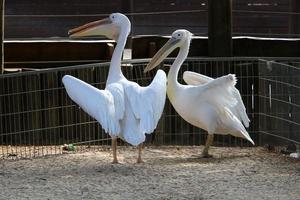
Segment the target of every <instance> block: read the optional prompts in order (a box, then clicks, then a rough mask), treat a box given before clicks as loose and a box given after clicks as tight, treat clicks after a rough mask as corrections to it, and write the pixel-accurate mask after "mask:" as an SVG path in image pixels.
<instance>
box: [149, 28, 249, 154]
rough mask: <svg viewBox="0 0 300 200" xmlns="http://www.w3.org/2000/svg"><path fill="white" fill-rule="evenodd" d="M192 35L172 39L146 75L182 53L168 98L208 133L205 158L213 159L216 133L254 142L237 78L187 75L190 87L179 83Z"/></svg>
mask: <svg viewBox="0 0 300 200" xmlns="http://www.w3.org/2000/svg"><path fill="white" fill-rule="evenodd" d="M191 38H192V33H190V32H189V31H187V30H177V31H175V32H174V33H173V34H172V37H171V39H170V40H169V41H168V42H167V43H166V44H165V45H164V46H163V47H162V48H161V49H160V50H159V51H158V52H157V53H156V54H155V56H154V57H153V58H152V60H151V61H150V62H149V63H148V65H147V67H146V68H145V69H144V72H147V71H149V70H151V69H153V68H154V67H156V66H158V65H159V64H160V63H161V62H162V61H163V59H165V58H166V57H167V56H168V55H169V54H170V53H171V52H172V51H173V50H174V49H176V48H180V50H179V53H178V55H177V57H176V59H175V61H174V63H173V64H172V66H171V68H170V71H169V73H168V86H167V95H168V97H169V99H170V102H171V103H172V105H173V107H174V108H175V110H176V111H177V113H178V114H179V115H180V116H181V117H182V118H183V119H184V120H186V121H187V122H189V123H191V124H192V125H194V126H197V127H199V128H202V129H204V130H206V131H207V132H208V137H207V140H206V144H205V147H204V150H203V152H202V156H203V157H210V155H209V154H208V149H209V146H210V145H211V143H212V142H213V136H214V134H231V135H233V136H236V137H241V138H245V139H247V140H249V141H250V142H251V143H252V144H254V142H253V141H252V139H251V138H250V136H249V134H248V132H247V131H246V129H245V128H244V126H243V124H242V123H241V121H240V120H242V121H243V123H244V124H245V125H246V126H248V125H249V119H248V117H247V114H246V112H245V107H244V104H243V102H242V99H241V96H240V94H239V92H238V90H237V89H236V88H235V87H234V86H235V84H236V78H235V75H233V74H229V75H226V76H222V77H219V78H217V79H212V78H209V77H206V76H203V75H201V74H197V73H193V72H186V73H185V76H184V78H185V81H186V82H187V83H188V84H189V85H182V84H180V83H178V81H177V77H178V71H179V69H180V67H181V65H182V63H183V62H184V60H185V59H186V57H187V55H188V52H189V46H190V42H191Z"/></svg>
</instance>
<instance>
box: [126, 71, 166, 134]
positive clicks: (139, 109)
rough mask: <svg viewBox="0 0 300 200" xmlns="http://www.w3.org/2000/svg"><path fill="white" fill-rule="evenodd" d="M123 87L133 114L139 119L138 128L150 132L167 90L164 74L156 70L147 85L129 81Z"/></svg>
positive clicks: (156, 119)
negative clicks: (142, 85)
mask: <svg viewBox="0 0 300 200" xmlns="http://www.w3.org/2000/svg"><path fill="white" fill-rule="evenodd" d="M131 83H132V84H130V85H129V86H128V87H126V88H125V93H126V96H127V98H128V99H129V103H130V105H131V108H132V111H133V113H134V116H135V117H136V118H137V119H140V130H141V131H142V132H144V133H152V132H153V131H154V129H155V128H156V126H157V123H158V121H159V118H160V117H161V115H162V112H163V109H164V105H165V101H166V90H167V85H166V83H167V78H166V74H165V72H164V71H162V70H158V71H157V73H156V75H155V77H154V79H153V81H152V83H151V84H150V85H149V86H147V87H141V86H139V85H138V84H136V83H133V82H131Z"/></svg>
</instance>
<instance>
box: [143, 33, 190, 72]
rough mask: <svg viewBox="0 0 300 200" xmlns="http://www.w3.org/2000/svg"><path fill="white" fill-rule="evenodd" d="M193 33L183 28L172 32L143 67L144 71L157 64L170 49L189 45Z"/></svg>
mask: <svg viewBox="0 0 300 200" xmlns="http://www.w3.org/2000/svg"><path fill="white" fill-rule="evenodd" d="M192 36H193V34H192V33H191V32H189V31H188V30H185V29H179V30H176V31H174V32H173V33H172V36H171V38H170V39H169V40H168V41H167V43H166V44H165V45H164V46H163V47H162V48H161V49H160V50H159V51H158V52H157V53H156V54H155V55H154V56H153V58H152V59H151V61H150V62H149V63H148V65H147V66H146V68H145V69H144V73H146V72H148V71H150V70H151V69H153V68H155V67H156V66H158V65H159V64H160V63H161V62H162V61H163V60H164V59H165V58H166V57H167V56H168V55H169V54H170V53H172V51H174V50H175V49H176V48H180V47H182V46H184V45H186V46H188V47H189V45H190V42H191V39H192Z"/></svg>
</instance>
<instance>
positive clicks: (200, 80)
mask: <svg viewBox="0 0 300 200" xmlns="http://www.w3.org/2000/svg"><path fill="white" fill-rule="evenodd" d="M183 80H184V81H185V82H186V83H187V84H189V85H203V84H206V83H208V82H210V81H212V80H214V79H213V78H211V77H208V76H205V75H202V74H199V73H195V72H191V71H185V72H184V73H183ZM230 94H232V95H233V97H234V99H235V100H234V101H236V104H235V105H234V106H231V107H229V108H230V110H231V112H233V114H234V115H235V116H236V117H237V118H238V119H239V120H240V121H242V122H243V124H244V125H245V126H246V127H249V122H250V120H249V118H248V116H247V113H246V108H245V105H244V103H243V100H242V97H241V94H240V92H239V90H238V89H236V88H235V87H233V88H232V89H231V91H230Z"/></svg>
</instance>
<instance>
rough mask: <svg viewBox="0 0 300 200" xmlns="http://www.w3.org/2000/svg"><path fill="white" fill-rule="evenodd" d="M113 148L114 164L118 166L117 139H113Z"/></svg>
mask: <svg viewBox="0 0 300 200" xmlns="http://www.w3.org/2000/svg"><path fill="white" fill-rule="evenodd" d="M111 146H112V151H113V161H112V164H118V163H119V162H118V158H117V138H112V139H111Z"/></svg>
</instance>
